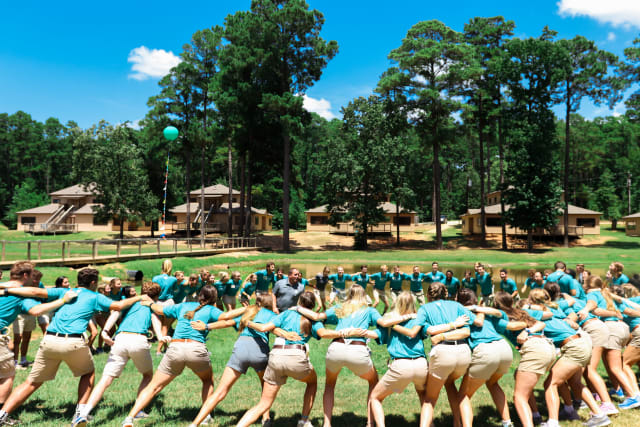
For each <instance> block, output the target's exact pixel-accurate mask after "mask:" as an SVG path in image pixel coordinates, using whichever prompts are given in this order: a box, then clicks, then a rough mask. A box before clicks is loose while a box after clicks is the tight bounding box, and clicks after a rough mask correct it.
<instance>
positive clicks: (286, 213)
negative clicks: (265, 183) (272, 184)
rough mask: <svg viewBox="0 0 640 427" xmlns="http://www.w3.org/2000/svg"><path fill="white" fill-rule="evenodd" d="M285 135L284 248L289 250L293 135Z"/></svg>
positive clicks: (283, 187) (286, 250)
mask: <svg viewBox="0 0 640 427" xmlns="http://www.w3.org/2000/svg"><path fill="white" fill-rule="evenodd" d="M286 132H288V131H287V130H285V135H284V153H283V155H284V166H283V168H282V250H283V251H285V252H289V250H290V246H289V179H290V177H289V170H290V168H291V159H290V157H291V137H290V136H289V134H288V133H286Z"/></svg>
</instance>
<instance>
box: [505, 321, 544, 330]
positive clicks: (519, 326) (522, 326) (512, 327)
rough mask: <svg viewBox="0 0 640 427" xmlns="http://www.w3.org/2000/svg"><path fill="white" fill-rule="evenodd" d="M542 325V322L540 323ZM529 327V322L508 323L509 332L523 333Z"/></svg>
mask: <svg viewBox="0 0 640 427" xmlns="http://www.w3.org/2000/svg"><path fill="white" fill-rule="evenodd" d="M540 323H542V322H540ZM542 325H544V323H542ZM526 327H527V322H521V321H515V320H514V321H510V322H507V326H506V328H507V331H521V330H523V329H526Z"/></svg>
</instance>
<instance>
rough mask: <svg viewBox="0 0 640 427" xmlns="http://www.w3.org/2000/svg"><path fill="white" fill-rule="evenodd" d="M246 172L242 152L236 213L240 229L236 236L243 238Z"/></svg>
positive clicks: (244, 155)
mask: <svg viewBox="0 0 640 427" xmlns="http://www.w3.org/2000/svg"><path fill="white" fill-rule="evenodd" d="M246 172H247V152H246V151H243V152H242V153H241V154H240V211H239V212H238V215H239V218H238V219H239V221H238V222H239V223H240V224H239V225H240V229H239V230H238V236H244V225H245V222H246V221H245V218H244V208H245V206H246V203H245V195H246V193H245V184H246V178H245V177H246Z"/></svg>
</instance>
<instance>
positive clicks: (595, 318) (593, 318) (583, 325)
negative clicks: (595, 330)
mask: <svg viewBox="0 0 640 427" xmlns="http://www.w3.org/2000/svg"><path fill="white" fill-rule="evenodd" d="M592 320H598V318H597V317H592V318H591V319H589V320H587V321H586V322H584V323H583V324H582V327H583V328H584V327H585V326H587V324H588V323H589V322H591V321H592Z"/></svg>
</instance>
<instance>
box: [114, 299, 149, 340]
mask: <svg viewBox="0 0 640 427" xmlns="http://www.w3.org/2000/svg"><path fill="white" fill-rule="evenodd" d="M150 327H151V309H150V308H149V307H145V306H144V305H142V304H140V301H138V302H137V303H135V304H133V305H132V306H131V307H130V308H129V309H128V310H127V311H126V313H124V316H123V317H122V322H121V323H120V327H119V328H118V330H117V331H116V334H118V333H120V332H133V333H136V334H146V333H147V331H148V330H149V328H150Z"/></svg>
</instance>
